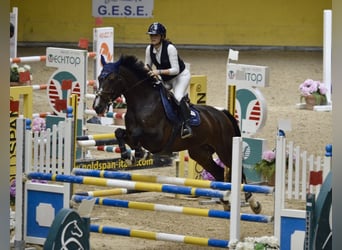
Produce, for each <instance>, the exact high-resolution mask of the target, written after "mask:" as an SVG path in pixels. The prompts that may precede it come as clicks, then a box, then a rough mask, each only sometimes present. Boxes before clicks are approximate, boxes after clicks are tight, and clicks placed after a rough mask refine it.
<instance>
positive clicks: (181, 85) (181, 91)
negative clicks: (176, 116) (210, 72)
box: [171, 69, 192, 139]
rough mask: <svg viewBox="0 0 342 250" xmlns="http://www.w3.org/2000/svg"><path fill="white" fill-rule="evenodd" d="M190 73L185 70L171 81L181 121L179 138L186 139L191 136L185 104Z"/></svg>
mask: <svg viewBox="0 0 342 250" xmlns="http://www.w3.org/2000/svg"><path fill="white" fill-rule="evenodd" d="M190 78H191V75H190V72H189V70H187V69H185V70H183V72H182V73H180V74H179V75H178V76H177V77H176V78H174V79H172V80H171V81H172V85H173V92H174V96H175V98H176V100H177V101H178V103H177V104H178V106H179V111H180V113H181V118H182V120H183V125H182V131H181V137H182V138H183V139H184V138H187V137H190V136H192V130H191V127H190V107H189V104H188V102H187V99H188V98H187V97H186V95H187V91H188V87H189V84H190Z"/></svg>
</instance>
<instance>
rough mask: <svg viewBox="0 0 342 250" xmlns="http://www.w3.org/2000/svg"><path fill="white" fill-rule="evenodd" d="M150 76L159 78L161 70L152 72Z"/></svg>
mask: <svg viewBox="0 0 342 250" xmlns="http://www.w3.org/2000/svg"><path fill="white" fill-rule="evenodd" d="M148 74H149V75H150V76H158V75H160V70H159V69H154V70H150V71H149V73H148Z"/></svg>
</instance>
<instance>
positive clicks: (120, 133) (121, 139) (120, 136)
mask: <svg viewBox="0 0 342 250" xmlns="http://www.w3.org/2000/svg"><path fill="white" fill-rule="evenodd" d="M115 137H116V139H117V141H118V145H119V148H120V152H121V159H123V160H125V161H126V160H129V159H130V153H129V152H128V150H127V148H126V140H125V138H126V130H125V129H122V128H118V129H116V130H115Z"/></svg>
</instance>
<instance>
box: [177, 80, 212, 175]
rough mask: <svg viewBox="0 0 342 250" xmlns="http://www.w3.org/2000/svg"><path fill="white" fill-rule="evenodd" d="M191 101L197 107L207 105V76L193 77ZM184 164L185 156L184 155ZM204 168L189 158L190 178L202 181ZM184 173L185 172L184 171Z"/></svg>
mask: <svg viewBox="0 0 342 250" xmlns="http://www.w3.org/2000/svg"><path fill="white" fill-rule="evenodd" d="M190 100H191V102H192V103H194V104H197V105H205V104H206V103H207V76H205V75H194V76H191V81H190ZM180 155H181V154H180ZM182 157H183V159H180V160H181V161H182V160H183V162H184V154H183V155H182ZM202 170H203V168H202V166H200V165H198V164H197V163H196V162H195V161H194V160H193V159H191V158H190V157H189V160H188V178H191V179H201V175H200V173H201V172H202ZM183 171H184V170H183Z"/></svg>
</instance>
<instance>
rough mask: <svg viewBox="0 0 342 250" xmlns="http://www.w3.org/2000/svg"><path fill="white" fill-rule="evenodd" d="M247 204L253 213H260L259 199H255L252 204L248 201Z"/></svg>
mask: <svg viewBox="0 0 342 250" xmlns="http://www.w3.org/2000/svg"><path fill="white" fill-rule="evenodd" d="M249 206H250V208H251V209H252V211H253V212H254V213H255V214H260V212H261V210H262V206H261V203H260V202H259V201H256V202H254V203H253V204H252V203H249Z"/></svg>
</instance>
